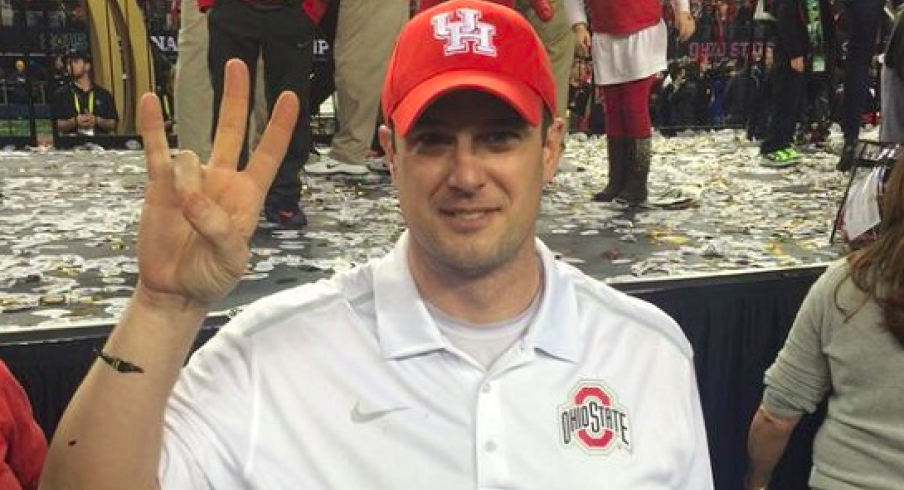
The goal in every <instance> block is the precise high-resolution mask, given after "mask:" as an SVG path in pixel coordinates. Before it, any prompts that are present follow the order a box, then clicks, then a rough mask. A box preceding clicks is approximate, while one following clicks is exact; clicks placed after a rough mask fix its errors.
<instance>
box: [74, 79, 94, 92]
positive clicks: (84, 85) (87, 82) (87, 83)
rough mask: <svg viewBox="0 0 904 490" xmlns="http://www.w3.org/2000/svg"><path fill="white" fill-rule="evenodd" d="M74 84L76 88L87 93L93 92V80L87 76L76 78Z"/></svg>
mask: <svg viewBox="0 0 904 490" xmlns="http://www.w3.org/2000/svg"><path fill="white" fill-rule="evenodd" d="M74 83H75V86H76V87H78V88H80V89H82V90H84V91H85V92H87V91H89V90H91V86H92V85H91V78H90V77H88V76H87V75H86V76H82V77H78V78H76V79H75V82H74Z"/></svg>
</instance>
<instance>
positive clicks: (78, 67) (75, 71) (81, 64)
mask: <svg viewBox="0 0 904 490" xmlns="http://www.w3.org/2000/svg"><path fill="white" fill-rule="evenodd" d="M88 66H89V65H88V62H87V61H85V60H83V59H81V58H74V59H71V60H69V74H70V75H72V78H79V77H81V76H82V75H84V74H85V73H87V72H88Z"/></svg>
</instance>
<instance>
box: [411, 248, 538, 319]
mask: <svg viewBox="0 0 904 490" xmlns="http://www.w3.org/2000/svg"><path fill="white" fill-rule="evenodd" d="M418 262H419V261H418V260H416V259H415V258H414V257H411V256H409V260H408V264H409V267H410V269H411V275H412V277H413V278H414V282H415V285H416V286H417V288H418V290H419V291H420V294H421V296H422V297H423V298H424V300H425V301H427V302H429V303H430V304H432V305H433V306H435V307H436V308H437V309H439V310H440V311H442V312H443V313H445V314H446V315H448V316H450V317H452V318H455V319H458V320H464V321H467V322H469V323H473V324H489V323H496V322H500V321H505V320H508V319H511V318H515V317H516V316H518V315H519V314H520V313H522V312H523V311H524V310H525V309H527V308H528V307H529V306H530V304H531V302H532V301H533V300H534V298H535V297H536V296H537V294H538V293H539V291H540V289H541V285H542V281H543V272H542V262H541V260H540V258H539V256H538V255H537V253H536V251H534V250H531V251H530V255H529V256H525V257H520V258H517V259H515V260H512V261H511V262H510V263H509V264H507V265H505V266H503V267H502V268H500V269H498V270H495V271H493V272H491V273H489V274H487V275H484V276H479V277H471V276H467V275H465V274H462V273H460V272H456V271H453V270H448V268H443V267H440V266H436V265H435V264H430V265H427V264H420V265H418Z"/></svg>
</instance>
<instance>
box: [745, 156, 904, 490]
mask: <svg viewBox="0 0 904 490" xmlns="http://www.w3.org/2000/svg"><path fill="white" fill-rule="evenodd" d="M881 204H882V206H881V210H882V223H881V225H880V234H879V238H878V239H877V240H876V241H875V242H874V243H872V244H870V245H869V246H867V247H865V248H863V249H861V250H858V251H857V252H854V253H852V254H851V255H849V256H848V257H846V258H844V259H841V260H839V261H837V262H835V263H833V264H831V265H830V266H829V267H828V269H827V270H826V272H825V273H824V274H823V275H822V276H821V277H820V278H819V279H818V280H817V281H816V283H815V284H814V285H813V287H812V288H811V289H810V291H809V293H808V294H807V297H806V298H805V299H804V302H803V304H802V306H801V308H800V311H799V312H798V314H797V318H796V319H795V321H794V325H793V326H792V327H791V332H790V333H789V335H788V339H787V341H786V342H785V345H784V347H783V348H782V350H781V352H779V354H778V357H777V359H776V360H775V363H774V364H773V365H772V366H771V367H770V368H769V369H768V370H767V371H766V376H765V384H766V388H765V392H764V394H763V401H762V404H761V405H760V408H759V410H758V411H757V412H756V415H755V416H754V419H753V422H752V423H751V425H750V432H749V435H748V441H747V449H748V456H749V461H748V465H749V466H748V472H747V478H746V482H745V486H746V488H747V489H748V490H754V489H756V490H760V489H764V488H766V486H767V485H768V483H769V477H770V474H771V472H772V469H773V468H774V467H775V464H776V463H777V462H778V460H779V458H780V457H781V454H782V452H783V451H784V448H785V445H786V444H787V442H788V439H789V437H790V436H791V433H792V431H793V430H794V427H795V425H796V424H797V421H798V420H799V418H800V417H801V415H802V414H804V413H811V412H813V411H814V410H815V409H816V407H817V406H818V405H819V404H820V403H821V402H822V401H823V400H824V399H826V398H827V399H828V412H827V415H826V418H825V421H824V422H823V424H822V426H821V427H820V428H819V431H818V433H817V435H816V438H815V440H814V443H813V468H812V471H811V474H810V480H809V484H810V487H811V488H812V489H815V490H836V489H853V488H857V489H869V490H892V489H900V488H901V482H902V481H904V456H902V455H904V408H902V407H904V163H902V161H901V160H898V161H897V162H896V163H895V165H894V169H893V170H892V173H891V176H890V177H889V179H888V181H887V183H886V187H885V194H884V195H883V196H882V203H881Z"/></svg>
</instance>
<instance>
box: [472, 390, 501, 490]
mask: <svg viewBox="0 0 904 490" xmlns="http://www.w3.org/2000/svg"><path fill="white" fill-rule="evenodd" d="M496 385H497V383H496V382H492V381H489V380H486V381H484V382H482V383H481V384H480V385H479V386H478V390H479V392H478V397H477V399H476V403H477V406H476V410H475V414H476V420H475V428H474V429H475V431H474V437H475V439H474V444H475V446H476V447H475V449H476V452H477V481H478V487H479V488H484V487H486V488H495V487H498V486H499V484H500V483H501V482H504V481H506V480H507V478H508V474H507V473H508V471H507V470H506V465H505V458H504V457H503V455H504V454H505V451H504V442H505V434H503V432H502V427H503V426H504V424H503V420H502V418H503V404H502V400H501V399H500V394H501V393H500V391H499V387H498V386H496Z"/></svg>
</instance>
